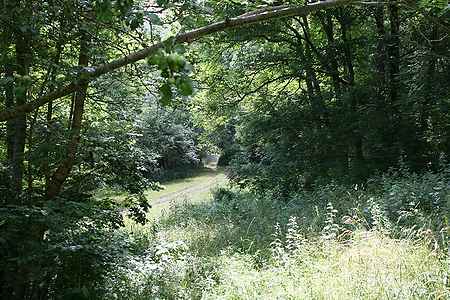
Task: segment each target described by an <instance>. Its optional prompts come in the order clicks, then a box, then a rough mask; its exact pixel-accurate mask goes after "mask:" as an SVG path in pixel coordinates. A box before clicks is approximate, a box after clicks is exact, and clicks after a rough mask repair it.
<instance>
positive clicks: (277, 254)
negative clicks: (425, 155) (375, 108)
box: [108, 175, 450, 299]
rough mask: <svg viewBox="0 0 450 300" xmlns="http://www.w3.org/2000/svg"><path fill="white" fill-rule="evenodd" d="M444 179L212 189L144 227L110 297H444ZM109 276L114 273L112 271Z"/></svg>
mask: <svg viewBox="0 0 450 300" xmlns="http://www.w3.org/2000/svg"><path fill="white" fill-rule="evenodd" d="M449 195H450V188H449V187H448V183H447V181H445V180H444V179H443V177H440V176H432V175H426V176H419V177H413V176H410V177H409V178H406V177H403V178H397V177H395V178H388V177H385V178H381V179H378V181H377V182H373V183H372V185H371V186H366V187H364V188H361V187H343V186H337V185H328V186H323V187H320V188H317V189H316V190H315V191H314V192H308V193H306V192H305V193H297V194H295V195H291V196H290V197H288V198H287V199H279V198H277V196H276V195H274V194H270V193H269V194H267V195H255V194H251V193H248V192H245V191H235V190H232V189H223V188H222V189H219V190H217V191H216V192H215V193H214V200H213V201H211V202H203V203H195V204H190V203H183V204H179V205H177V206H174V207H172V208H171V212H170V213H169V214H168V215H166V216H165V217H164V218H162V219H161V220H159V221H157V222H156V221H155V222H154V223H152V224H150V225H146V226H144V227H143V226H138V225H133V224H132V223H130V224H128V227H127V228H128V229H127V230H128V232H129V234H130V235H131V236H134V237H135V238H136V241H138V244H139V245H140V246H139V248H140V249H141V250H140V252H139V251H137V252H136V253H140V254H139V255H130V264H129V265H124V266H122V267H121V268H118V269H119V271H118V272H116V273H115V274H112V276H111V277H110V279H109V280H110V281H109V285H110V286H109V288H108V289H109V291H110V292H109V296H110V297H111V298H117V299H448V298H450V289H449V283H448V277H449V274H448V272H449V265H448V257H447V255H446V250H445V249H446V247H447V244H446V240H447V236H446V234H447V233H446V229H447V227H446V211H448V210H447V208H446V203H448V200H449V199H450V198H449ZM111 278H114V280H111Z"/></svg>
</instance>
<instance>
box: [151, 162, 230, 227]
mask: <svg viewBox="0 0 450 300" xmlns="http://www.w3.org/2000/svg"><path fill="white" fill-rule="evenodd" d="M225 182H226V178H225V175H224V173H223V171H221V170H215V169H206V170H204V171H202V172H200V173H198V174H196V175H194V176H192V177H188V178H184V179H179V180H174V181H170V182H168V183H166V184H163V187H164V189H163V190H161V191H148V192H146V193H145V196H146V197H147V198H148V199H149V200H150V203H151V205H152V208H151V209H150V212H149V216H148V217H149V218H152V219H156V218H159V217H160V216H162V215H164V213H165V212H167V211H168V210H169V209H170V206H171V205H174V204H177V203H182V202H184V201H188V202H192V203H198V202H202V201H208V200H209V199H210V198H211V190H212V189H214V188H215V187H217V186H219V185H222V184H225Z"/></svg>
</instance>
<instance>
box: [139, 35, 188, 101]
mask: <svg viewBox="0 0 450 300" xmlns="http://www.w3.org/2000/svg"><path fill="white" fill-rule="evenodd" d="M172 40H173V39H168V40H167V41H165V43H166V49H165V50H163V49H159V51H158V52H157V53H156V54H154V55H152V56H151V57H150V58H149V59H148V63H149V64H150V65H156V66H157V67H158V69H159V70H160V71H161V76H162V77H163V78H164V82H163V83H162V84H161V85H160V87H159V91H160V93H161V100H160V102H161V104H162V105H164V106H168V105H169V104H170V103H171V100H172V98H173V97H174V93H173V91H172V87H176V89H177V91H178V92H179V94H180V95H181V96H190V95H192V94H193V92H194V88H193V82H192V80H191V79H190V78H189V73H190V72H191V71H192V67H191V65H190V64H189V63H188V62H187V61H186V59H185V58H184V57H183V56H182V55H181V53H183V52H184V48H183V47H181V46H178V45H177V46H174V44H173V41H172ZM172 49H174V50H175V52H171V51H172ZM166 51H168V52H166Z"/></svg>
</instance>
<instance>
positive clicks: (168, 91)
mask: <svg viewBox="0 0 450 300" xmlns="http://www.w3.org/2000/svg"><path fill="white" fill-rule="evenodd" d="M159 91H160V93H161V100H160V102H161V104H162V105H164V106H167V105H169V104H170V101H171V100H172V97H173V93H172V87H171V86H170V84H168V83H164V84H162V85H161V86H160V87H159Z"/></svg>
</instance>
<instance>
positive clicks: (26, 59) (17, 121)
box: [8, 30, 32, 202]
mask: <svg viewBox="0 0 450 300" xmlns="http://www.w3.org/2000/svg"><path fill="white" fill-rule="evenodd" d="M15 43H16V45H15V48H16V71H17V74H18V75H19V76H20V77H19V78H16V80H15V88H14V89H15V93H14V96H15V97H14V98H15V99H14V100H15V101H14V104H13V106H15V107H16V106H21V105H24V104H26V103H27V96H28V84H29V83H28V82H27V81H28V80H29V78H28V74H29V65H30V61H31V55H32V53H31V32H30V31H29V30H28V31H26V32H22V31H17V32H15ZM10 104H11V103H10ZM8 129H9V130H8V133H9V134H8V136H9V137H10V139H8V147H9V149H8V155H9V165H10V170H11V191H12V192H13V193H14V195H15V197H14V198H15V199H16V201H17V199H18V198H19V196H20V194H21V192H22V181H23V171H24V158H25V154H24V153H25V142H26V130H27V119H26V115H20V116H17V117H16V118H14V119H12V120H10V121H9V124H8ZM16 201H15V202H16Z"/></svg>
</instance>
